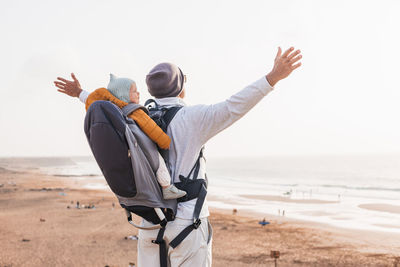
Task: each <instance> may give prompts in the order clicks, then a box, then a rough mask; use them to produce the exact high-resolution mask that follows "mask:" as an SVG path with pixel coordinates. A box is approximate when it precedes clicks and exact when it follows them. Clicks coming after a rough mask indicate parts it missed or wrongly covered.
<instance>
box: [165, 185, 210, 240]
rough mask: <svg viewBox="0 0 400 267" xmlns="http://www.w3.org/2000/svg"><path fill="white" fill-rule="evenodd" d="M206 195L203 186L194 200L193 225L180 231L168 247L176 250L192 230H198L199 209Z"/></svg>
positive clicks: (199, 222) (199, 221)
mask: <svg viewBox="0 0 400 267" xmlns="http://www.w3.org/2000/svg"><path fill="white" fill-rule="evenodd" d="M206 195H207V189H206V186H205V185H204V183H203V185H202V186H201V189H200V192H199V196H198V197H197V200H196V205H195V207H194V212H193V224H191V225H189V226H187V227H186V228H185V229H183V230H182V232H180V233H179V234H178V235H177V236H176V237H175V238H174V239H173V240H172V241H171V242H170V243H169V245H170V246H171V247H172V248H176V247H177V246H178V245H179V244H180V243H181V242H182V241H183V240H184V239H185V238H186V237H187V236H188V235H189V234H190V233H191V232H192V231H193V230H195V229H197V228H199V226H200V224H201V220H200V212H201V208H202V207H203V204H204V200H205V199H206Z"/></svg>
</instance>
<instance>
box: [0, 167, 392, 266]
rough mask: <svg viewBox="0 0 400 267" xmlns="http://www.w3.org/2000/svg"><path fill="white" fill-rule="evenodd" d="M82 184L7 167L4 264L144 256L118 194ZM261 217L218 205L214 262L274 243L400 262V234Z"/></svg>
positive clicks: (330, 257)
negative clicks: (138, 250)
mask: <svg viewBox="0 0 400 267" xmlns="http://www.w3.org/2000/svg"><path fill="white" fill-rule="evenodd" d="M81 183H82V182H81V181H77V180H74V179H71V177H60V176H58V177H56V176H50V175H45V174H40V173H38V172H36V173H32V172H27V171H25V172H17V171H10V170H7V169H4V168H1V169H0V211H1V212H0V266H1V267H3V266H128V265H129V263H136V246H137V241H136V240H131V239H129V238H128V239H126V238H125V237H128V236H131V235H136V234H137V230H136V229H134V228H133V227H132V226H130V225H129V224H128V223H127V221H126V217H125V214H124V212H123V210H122V209H121V208H120V207H119V205H118V203H117V202H116V199H115V198H114V196H113V194H112V193H111V192H108V191H101V190H87V189H82V186H81V185H82V184H81ZM259 197H262V196H259ZM265 197H266V198H268V196H265ZM77 201H79V203H80V207H81V208H80V209H78V208H76V204H77ZM113 203H114V205H115V207H113ZM305 204H306V203H305ZM93 205H94V208H91V209H87V208H83V206H85V207H87V206H90V207H93ZM363 208H366V209H367V208H373V209H377V208H388V207H379V206H377V205H375V206H365V207H363ZM390 208H396V207H390ZM260 219H262V218H260V216H259V215H256V214H251V213H247V212H245V211H241V210H239V211H238V212H237V214H235V215H233V214H232V212H231V211H230V210H215V209H214V210H212V213H211V217H210V220H211V222H212V224H213V227H214V239H213V266H274V263H273V260H272V259H271V258H270V251H271V250H278V251H280V254H281V256H280V259H279V260H278V266H400V236H399V235H394V234H390V233H384V232H363V231H354V230H345V229H339V228H333V227H330V226H327V225H320V224H313V223H309V222H302V221H295V220H287V219H282V218H280V217H276V216H266V219H267V220H268V221H270V222H271V224H270V225H267V226H265V227H261V226H260V225H259V224H258V221H259V220H260Z"/></svg>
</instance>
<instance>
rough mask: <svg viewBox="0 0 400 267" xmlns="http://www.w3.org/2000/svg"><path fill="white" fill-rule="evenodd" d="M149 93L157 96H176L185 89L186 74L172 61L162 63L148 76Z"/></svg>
mask: <svg viewBox="0 0 400 267" xmlns="http://www.w3.org/2000/svg"><path fill="white" fill-rule="evenodd" d="M146 83H147V88H148V89H149V93H150V94H151V95H152V96H154V97H157V98H164V97H175V96H178V95H179V94H180V93H181V92H182V90H183V83H184V75H183V73H182V71H181V69H180V68H178V67H177V66H175V65H174V64H171V63H161V64H158V65H157V66H155V67H154V68H153V69H152V70H150V72H149V74H147V76H146Z"/></svg>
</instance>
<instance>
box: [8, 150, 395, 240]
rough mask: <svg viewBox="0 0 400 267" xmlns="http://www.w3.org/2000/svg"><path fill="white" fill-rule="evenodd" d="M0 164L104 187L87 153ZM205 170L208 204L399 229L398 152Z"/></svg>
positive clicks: (249, 162) (224, 164) (211, 165)
mask: <svg viewBox="0 0 400 267" xmlns="http://www.w3.org/2000/svg"><path fill="white" fill-rule="evenodd" d="M0 167H4V168H8V169H15V170H21V169H25V170H29V171H38V172H44V173H47V174H51V175H55V176H61V177H70V178H71V179H85V180H86V181H87V180H89V181H90V182H88V183H87V184H86V185H85V188H91V189H102V190H109V189H108V187H107V185H106V183H105V180H104V178H103V177H102V174H101V171H100V169H99V168H98V166H97V164H96V162H95V161H94V159H93V158H92V157H70V158H19V159H18V158H13V159H12V158H10V159H6V158H3V159H1V160H0ZM207 176H208V180H209V190H208V191H209V200H208V204H209V206H211V207H216V208H224V209H237V210H239V211H240V210H242V211H249V212H256V213H258V214H260V218H264V217H265V218H266V219H268V216H269V215H275V216H281V217H282V219H286V218H289V219H290V218H292V219H300V220H304V221H309V222H319V223H324V224H329V225H332V226H335V227H342V228H350V229H361V230H373V231H385V232H396V233H400V155H374V156H372V155H371V156H339V155H338V156H292V157H284V156H279V157H264V158H225V159H222V158H218V159H214V158H209V159H207Z"/></svg>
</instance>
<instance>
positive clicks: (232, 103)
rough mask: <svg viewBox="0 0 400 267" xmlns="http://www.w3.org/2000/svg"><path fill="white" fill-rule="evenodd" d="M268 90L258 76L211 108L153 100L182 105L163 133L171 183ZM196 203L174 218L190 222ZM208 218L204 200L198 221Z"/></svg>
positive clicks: (189, 203)
mask: <svg viewBox="0 0 400 267" xmlns="http://www.w3.org/2000/svg"><path fill="white" fill-rule="evenodd" d="M272 89H273V87H272V86H271V85H270V84H269V83H268V81H267V79H266V78H265V77H262V78H261V79H259V80H257V81H256V82H254V83H252V84H251V85H249V86H247V87H245V88H244V89H243V90H241V91H239V92H238V93H236V94H234V95H233V96H231V97H230V98H228V99H227V100H225V101H223V102H220V103H218V104H214V105H195V106H186V105H185V103H184V102H183V101H182V100H181V99H180V98H178V97H168V98H161V99H156V102H157V103H158V104H159V105H161V106H183V108H181V109H180V110H179V111H178V113H177V114H176V115H175V117H174V119H173V120H172V121H171V123H170V125H169V127H168V130H167V134H168V135H169V136H170V137H171V139H172V142H171V146H170V152H169V165H170V169H171V172H172V173H171V177H172V179H173V181H174V182H179V175H183V176H185V177H186V176H187V175H188V174H189V172H190V170H191V169H192V168H193V166H194V164H195V162H196V160H197V158H198V156H199V153H200V150H201V148H202V147H203V146H204V145H205V143H206V142H207V141H208V140H209V139H210V138H212V137H213V136H215V135H216V134H218V133H219V132H221V131H222V130H224V129H226V128H227V127H229V126H230V125H232V124H233V123H234V122H236V121H237V120H239V119H240V118H241V117H243V116H244V115H245V114H246V113H247V112H248V111H249V110H250V109H252V108H253V107H254V106H255V105H256V104H257V103H258V102H259V101H260V100H261V99H262V98H263V97H264V96H266V95H267V94H268V93H269V92H270V91H272ZM87 95H88V94H87V92H85V91H82V93H81V95H80V96H79V99H80V100H81V101H82V102H83V103H85V102H86V98H87ZM204 174H205V162H204V161H201V167H200V172H199V176H198V178H205V176H204ZM210 179H212V177H211V178H210ZM196 200H197V199H193V200H190V201H187V202H180V203H178V210H177V214H176V217H178V218H181V219H190V220H191V219H193V211H194V207H195V204H196ZM208 216H209V211H208V204H207V201H205V202H204V205H203V208H202V211H201V214H200V218H204V217H208Z"/></svg>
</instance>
